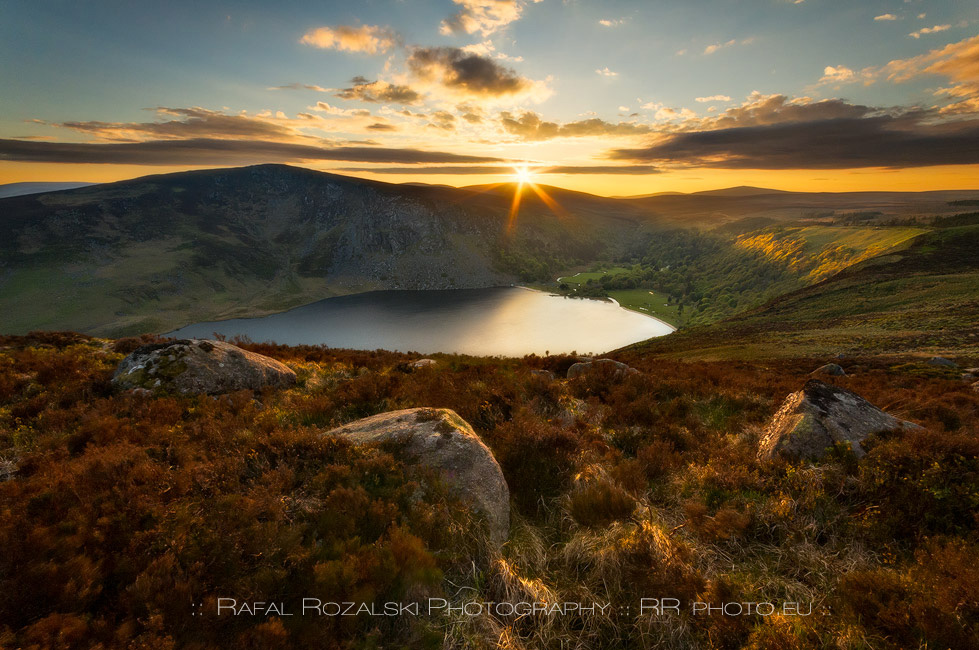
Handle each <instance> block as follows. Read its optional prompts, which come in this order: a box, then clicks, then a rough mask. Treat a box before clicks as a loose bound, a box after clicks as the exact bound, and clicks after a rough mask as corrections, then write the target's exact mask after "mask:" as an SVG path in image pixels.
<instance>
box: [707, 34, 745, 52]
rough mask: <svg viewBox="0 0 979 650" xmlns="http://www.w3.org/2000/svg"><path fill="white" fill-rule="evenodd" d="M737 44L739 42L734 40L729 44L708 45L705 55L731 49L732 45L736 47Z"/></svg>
mask: <svg viewBox="0 0 979 650" xmlns="http://www.w3.org/2000/svg"><path fill="white" fill-rule="evenodd" d="M736 43H737V41H736V40H734V39H733V38H732V39H731V40H730V41H728V42H727V43H714V44H713V45H708V46H707V47H705V48H704V54H713V53H714V52H716V51H718V50H720V49H722V48H725V47H731V46H732V45H734V44H736Z"/></svg>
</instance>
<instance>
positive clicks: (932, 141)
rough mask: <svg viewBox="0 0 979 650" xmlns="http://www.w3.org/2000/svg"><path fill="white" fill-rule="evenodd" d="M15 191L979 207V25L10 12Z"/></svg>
mask: <svg viewBox="0 0 979 650" xmlns="http://www.w3.org/2000/svg"><path fill="white" fill-rule="evenodd" d="M0 62H2V63H0V88H2V89H3V90H2V92H0V183H10V182H23V181H92V182H105V181H112V180H122V179H126V178H133V177H137V176H144V175H147V174H155V173H165V172H171V171H180V170H186V169H199V168H212V167H231V166H241V165H248V164H258V163H267V162H273V163H287V164H293V165H299V166H304V167H309V168H312V169H318V170H322V171H329V172H334V173H340V174H346V175H352V176H360V177H364V178H371V179H376V180H383V181H387V182H395V183H401V182H426V183H437V184H449V185H455V186H464V185H474V184H481V183H496V182H505V181H509V180H513V179H514V178H515V177H517V176H520V177H521V178H525V179H528V178H533V179H534V180H535V181H537V182H540V183H545V184H549V185H556V186H560V187H566V188H570V189H576V190H581V191H586V192H592V193H596V194H603V195H610V196H624V195H637V194H648V193H653V192H665V191H679V192H692V191H700V190H707V189H715V188H720V187H730V186H735V185H755V186H761V187H771V188H776V189H784V190H799V191H855V190H898V189H900V190H932V189H979V3H977V2H975V0H941V1H934V2H932V1H928V0H861V1H860V2H849V1H845V0H739V1H737V2H733V1H731V0H714V1H707V0H685V1H676V2H672V1H670V2H668V1H665V0H659V1H653V0H646V1H634V2H624V1H620V2H616V1H609V0H606V1H602V2H599V1H597V0H563V1H562V0H432V1H425V0H366V1H360V2H350V1H348V2H331V1H328V0H320V1H318V2H292V1H289V0H280V1H278V2H274V3H273V2H267V1H263V2H252V1H247V0H242V1H238V2H227V1H222V0H211V1H209V2H199V0H198V1H195V2H187V1H183V0H169V1H168V2H166V3H163V2H149V1H147V2H141V1H139V0H98V1H97V2H87V3H82V2H77V0H72V1H70V2H69V1H63V2H62V1H51V0H32V1H31V2H23V1H21V0H0Z"/></svg>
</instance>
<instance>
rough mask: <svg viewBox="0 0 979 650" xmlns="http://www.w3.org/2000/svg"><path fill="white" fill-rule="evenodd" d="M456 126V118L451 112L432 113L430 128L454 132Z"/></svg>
mask: <svg viewBox="0 0 979 650" xmlns="http://www.w3.org/2000/svg"><path fill="white" fill-rule="evenodd" d="M455 124H456V116H455V115H453V114H452V113H450V112H449V111H435V112H434V113H432V115H431V119H430V121H429V123H428V125H429V126H432V127H435V128H437V129H442V130H444V131H452V130H454V129H455Z"/></svg>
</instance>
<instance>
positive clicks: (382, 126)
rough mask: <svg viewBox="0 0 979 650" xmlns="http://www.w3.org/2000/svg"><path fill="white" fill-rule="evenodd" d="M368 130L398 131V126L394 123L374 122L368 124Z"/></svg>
mask: <svg viewBox="0 0 979 650" xmlns="http://www.w3.org/2000/svg"><path fill="white" fill-rule="evenodd" d="M367 130H368V131H397V130H398V127H396V126H394V125H393V124H386V123H385V122H374V123H373V124H368V125H367Z"/></svg>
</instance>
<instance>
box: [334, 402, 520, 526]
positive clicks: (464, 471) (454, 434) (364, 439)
mask: <svg viewBox="0 0 979 650" xmlns="http://www.w3.org/2000/svg"><path fill="white" fill-rule="evenodd" d="M325 435H328V436H339V437H344V438H348V439H350V440H352V441H353V442H356V443H358V444H364V443H375V442H384V441H386V440H404V441H406V442H407V446H406V447H405V452H406V454H407V455H408V456H409V457H410V458H411V459H412V460H413V461H414V462H417V463H419V464H421V465H423V466H426V467H431V468H433V469H435V470H437V471H440V472H442V473H443V474H444V476H445V478H446V480H447V482H448V484H449V486H450V488H451V489H452V490H454V491H455V492H456V494H458V495H459V496H460V497H462V498H463V499H465V500H467V501H469V502H470V503H471V504H472V506H473V509H474V510H476V511H477V512H479V513H481V514H482V515H483V516H484V517H485V518H486V521H487V523H488V525H489V537H490V541H491V542H492V543H493V544H495V545H501V544H502V543H503V542H504V541H505V540H506V538H507V535H508V534H509V532H510V490H509V488H507V484H506V480H504V478H503V472H502V471H501V470H500V466H499V464H498V463H497V462H496V458H494V457H493V452H491V451H490V450H489V448H488V447H487V446H486V445H485V444H483V441H482V440H480V438H479V436H478V435H476V432H475V431H473V429H472V427H471V426H469V423H467V422H466V421H465V420H463V419H462V418H461V417H459V416H458V415H457V414H456V413H455V411H452V410H450V409H434V408H414V409H405V410H402V411H391V412H389V413H381V414H380V415H375V416H372V417H369V418H364V419H362V420H357V421H355V422H351V423H350V424H346V425H344V426H342V427H339V428H336V429H333V430H332V431H328V432H327V433H326V434H325Z"/></svg>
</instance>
